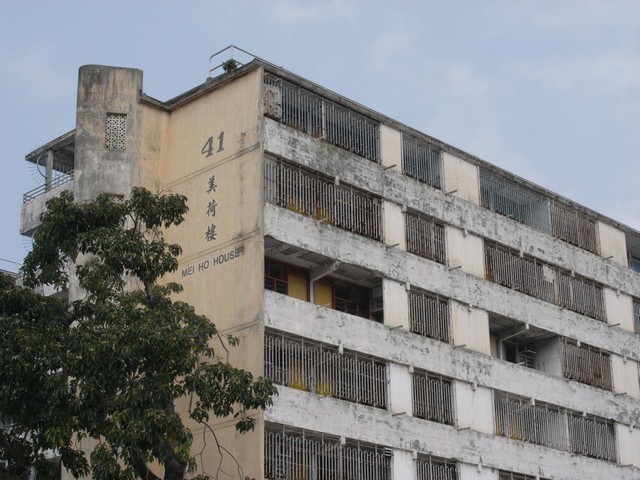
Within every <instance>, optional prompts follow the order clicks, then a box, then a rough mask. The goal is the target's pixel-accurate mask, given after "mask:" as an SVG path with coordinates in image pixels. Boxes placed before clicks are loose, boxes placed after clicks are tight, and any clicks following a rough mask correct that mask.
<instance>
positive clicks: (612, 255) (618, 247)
mask: <svg viewBox="0 0 640 480" xmlns="http://www.w3.org/2000/svg"><path fill="white" fill-rule="evenodd" d="M597 225H598V237H599V240H600V253H601V255H602V256H603V257H604V258H609V259H610V260H611V261H613V262H615V263H617V264H618V265H620V266H622V267H625V268H627V267H628V266H629V263H628V262H629V260H628V258H627V241H626V239H625V235H624V233H623V232H621V231H620V230H618V229H617V228H613V227H612V226H610V225H607V224H606V223H602V222H598V223H597Z"/></svg>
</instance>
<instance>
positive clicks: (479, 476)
mask: <svg viewBox="0 0 640 480" xmlns="http://www.w3.org/2000/svg"><path fill="white" fill-rule="evenodd" d="M458 471H459V472H460V476H459V479H460V480H498V471H497V470H494V469H492V468H488V467H482V465H481V466H480V468H478V465H477V464H476V465H471V464H468V463H461V464H460V465H458Z"/></svg>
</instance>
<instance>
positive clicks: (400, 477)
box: [391, 448, 416, 480]
mask: <svg viewBox="0 0 640 480" xmlns="http://www.w3.org/2000/svg"><path fill="white" fill-rule="evenodd" d="M391 463H392V466H393V469H392V474H391V478H392V480H409V479H411V478H416V466H415V462H414V461H413V457H412V452H410V451H408V450H398V449H397V448H395V449H394V450H393V461H392V462H391Z"/></svg>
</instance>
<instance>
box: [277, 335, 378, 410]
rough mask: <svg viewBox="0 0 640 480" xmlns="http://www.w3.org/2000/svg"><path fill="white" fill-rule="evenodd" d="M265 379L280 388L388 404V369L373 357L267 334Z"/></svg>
mask: <svg viewBox="0 0 640 480" xmlns="http://www.w3.org/2000/svg"><path fill="white" fill-rule="evenodd" d="M264 345H265V346H264V371H265V376H266V377H268V378H270V379H271V380H272V381H273V382H274V383H276V384H278V385H284V386H287V387H291V388H297V389H299V390H305V391H308V392H314V393H317V394H319V395H324V396H330V397H334V398H339V399H342V400H347V401H349V402H355V403H361V404H364V405H370V406H373V407H377V408H385V407H386V404H387V366H386V364H385V363H384V362H382V361H380V360H378V359H375V358H374V357H371V356H369V355H364V354H362V353H358V352H354V351H349V350H345V351H343V353H340V351H339V350H338V348H335V347H332V346H329V345H324V344H321V343H318V342H312V341H309V340H307V339H303V338H302V337H294V336H289V335H287V336H284V335H283V334H280V333H276V332H267V333H266V335H265V344H264Z"/></svg>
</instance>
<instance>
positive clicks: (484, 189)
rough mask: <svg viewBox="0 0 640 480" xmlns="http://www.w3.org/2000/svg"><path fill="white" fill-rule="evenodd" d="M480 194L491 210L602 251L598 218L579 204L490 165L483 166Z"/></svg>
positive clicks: (567, 240) (570, 241)
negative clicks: (553, 196)
mask: <svg viewBox="0 0 640 480" xmlns="http://www.w3.org/2000/svg"><path fill="white" fill-rule="evenodd" d="M480 197H481V202H482V206H483V207H486V208H488V209H489V210H492V211H494V212H496V213H499V214H501V215H505V216H507V217H509V218H513V219H514V220H516V221H517V222H520V223H524V224H526V225H529V226H531V227H533V228H536V229H538V230H541V231H543V232H546V233H549V234H551V235H553V236H554V237H556V238H559V239H561V240H563V241H565V242H567V243H570V244H572V245H575V246H577V247H580V248H582V249H584V250H588V251H589V252H592V253H598V235H597V227H596V221H595V219H593V218H591V217H590V216H589V215H587V214H586V213H584V212H581V211H579V210H577V209H576V208H575V207H571V206H568V205H565V204H563V203H560V202H558V201H557V200H551V199H549V198H547V197H545V196H544V195H542V194H540V193H537V192H535V191H533V190H531V189H530V188H529V187H527V186H524V185H521V184H519V183H517V182H515V181H513V180H509V179H507V178H505V177H503V176H502V175H500V174H498V173H495V172H491V171H489V170H487V169H486V168H480Z"/></svg>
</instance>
